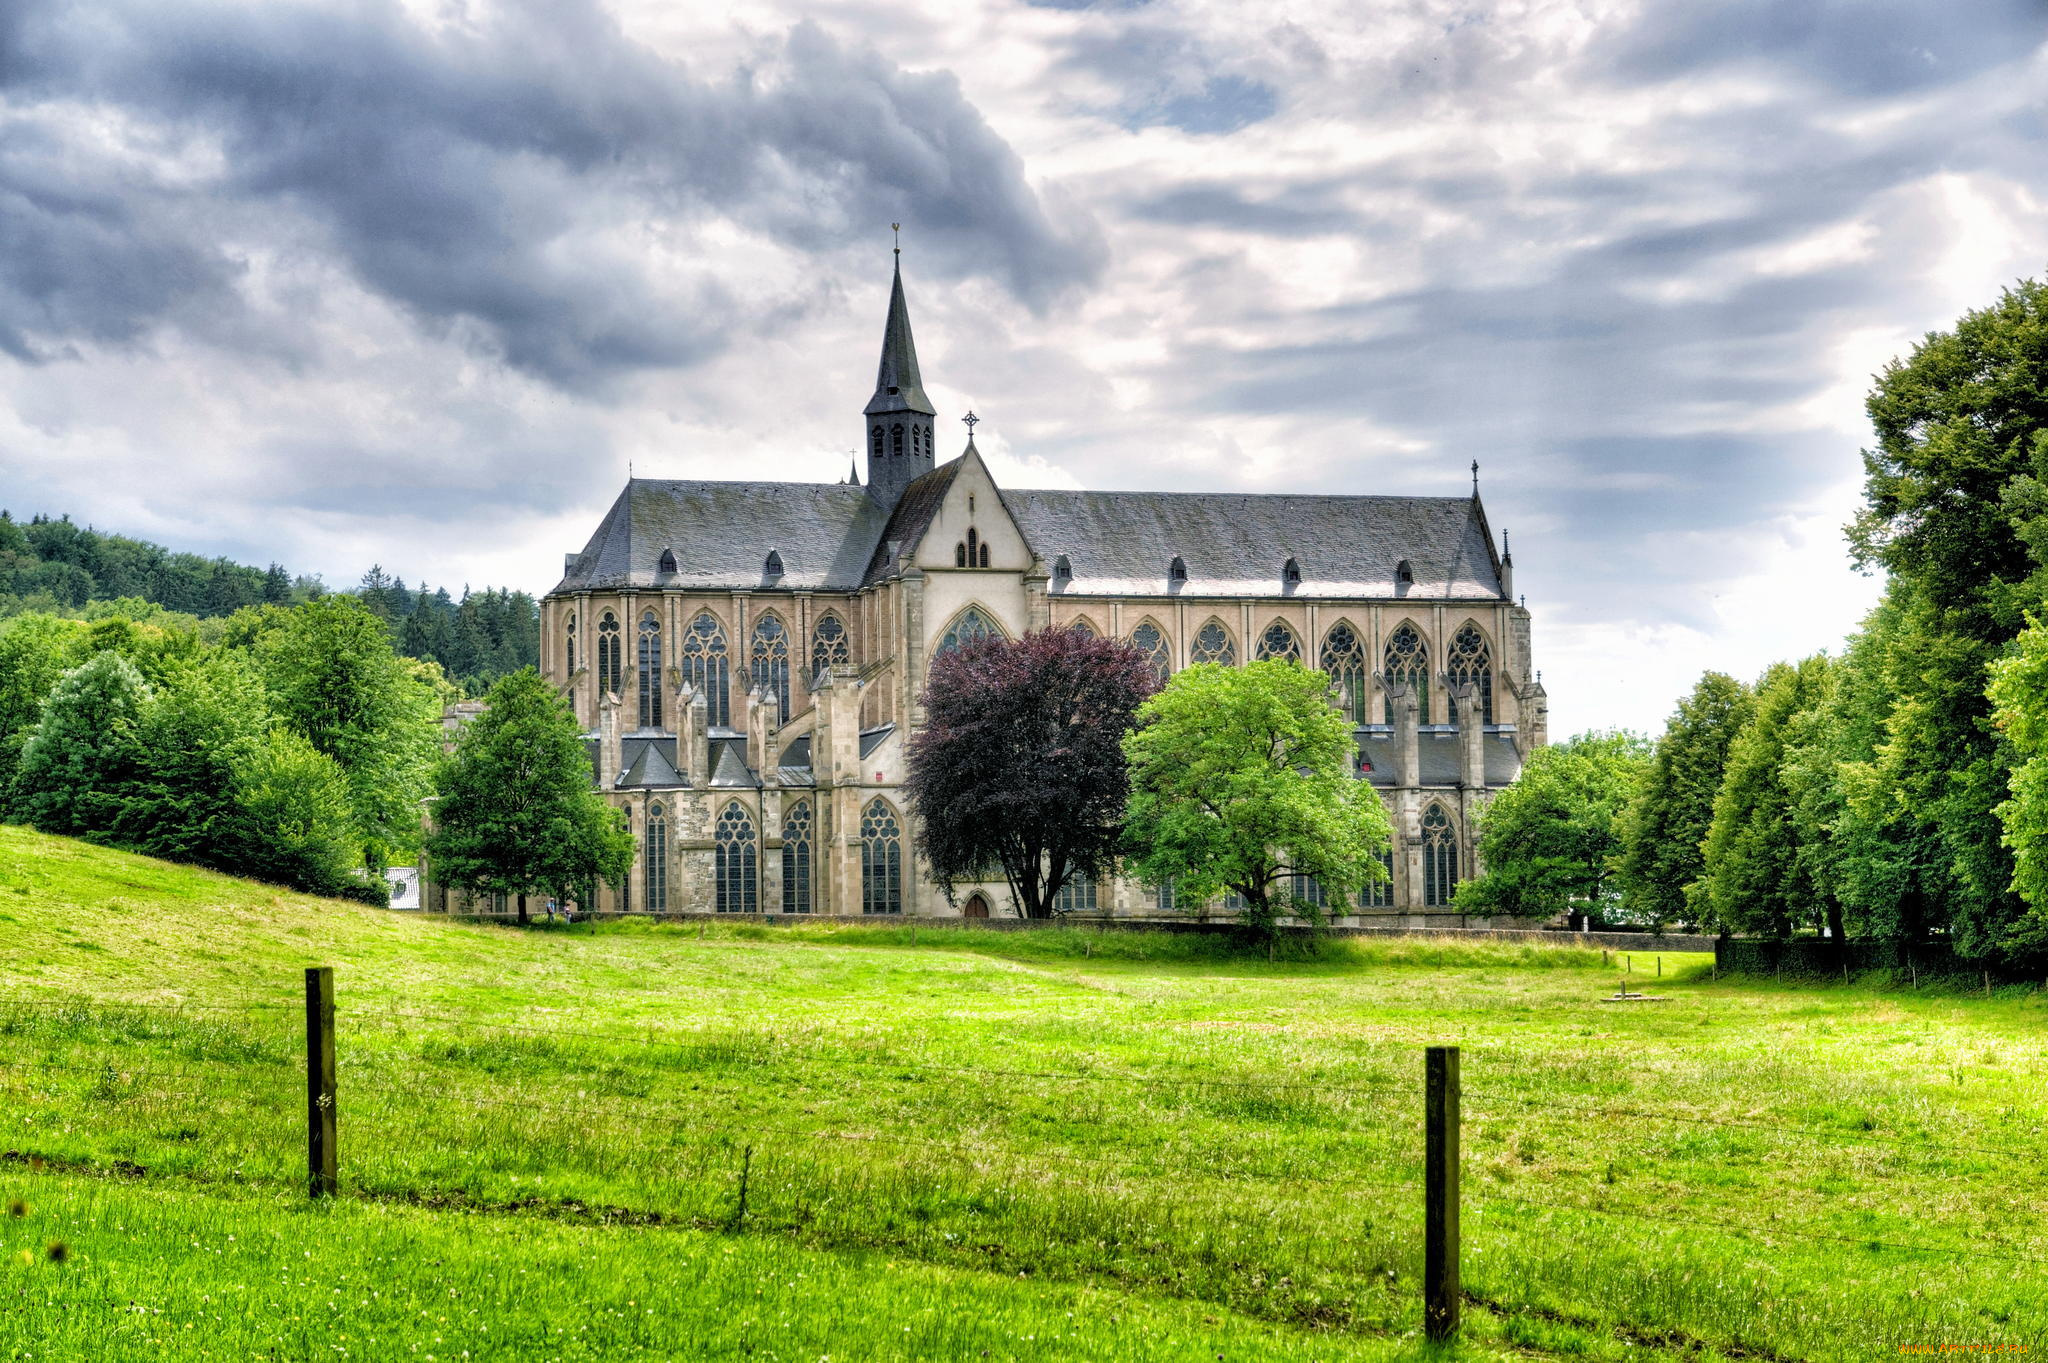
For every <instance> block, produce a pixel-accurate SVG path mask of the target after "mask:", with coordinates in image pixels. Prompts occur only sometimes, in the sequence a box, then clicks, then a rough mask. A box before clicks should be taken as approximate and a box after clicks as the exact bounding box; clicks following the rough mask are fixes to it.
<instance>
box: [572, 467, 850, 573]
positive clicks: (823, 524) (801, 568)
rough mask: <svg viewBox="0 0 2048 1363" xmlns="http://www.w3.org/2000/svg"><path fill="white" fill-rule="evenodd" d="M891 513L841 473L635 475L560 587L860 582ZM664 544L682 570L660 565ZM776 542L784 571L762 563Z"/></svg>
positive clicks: (774, 547)
mask: <svg viewBox="0 0 2048 1363" xmlns="http://www.w3.org/2000/svg"><path fill="white" fill-rule="evenodd" d="M886 520H887V517H886V516H885V515H884V513H883V511H882V508H881V507H880V506H878V505H876V503H875V499H874V498H873V497H871V496H869V495H868V491H867V489H866V488H862V487H849V486H847V485H845V484H843V483H727V482H716V481H710V480H704V479H678V478H635V479H633V480H631V481H630V482H628V483H627V484H626V489H625V491H623V492H621V493H620V494H619V497H618V500H617V501H615V502H613V503H612V506H611V510H609V511H607V512H606V513H605V517H604V520H603V522H602V523H600V524H599V526H598V527H597V533H596V534H594V535H592V536H591V537H590V542H589V543H588V544H586V545H585V546H584V547H583V552H582V553H580V554H578V555H577V556H576V558H575V561H574V562H573V563H571V564H570V565H569V567H568V569H567V571H566V572H564V574H563V576H562V580H561V582H559V583H558V584H556V586H555V590H556V591H557V592H580V591H603V590H610V589H613V588H619V587H678V588H684V589H704V588H715V589H721V590H722V589H731V588H746V589H759V588H764V587H785V588H790V589H794V590H806V591H819V590H823V591H835V590H836V591H852V590H854V589H856V588H858V587H859V586H860V585H861V583H862V582H863V580H864V578H865V571H864V570H865V569H866V567H867V564H868V558H869V556H870V554H871V553H872V552H873V551H874V548H875V546H876V544H877V543H878V542H880V541H881V539H882V527H883V524H884V522H885V521H886ZM664 549H673V550H674V551H675V555H676V568H677V571H676V572H673V573H662V572H658V571H657V569H658V567H659V565H660V563H661V552H662V550H664ZM770 549H773V550H775V551H776V552H778V553H780V554H781V555H782V576H781V577H779V578H774V579H770V578H767V577H765V576H764V575H763V573H762V565H763V564H764V563H765V562H766V560H767V557H768V551H769V550H770Z"/></svg>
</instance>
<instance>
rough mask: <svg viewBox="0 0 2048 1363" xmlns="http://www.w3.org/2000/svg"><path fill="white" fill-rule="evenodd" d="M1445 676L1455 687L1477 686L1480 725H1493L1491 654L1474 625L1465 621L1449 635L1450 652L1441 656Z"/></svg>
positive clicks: (1484, 637)
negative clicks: (1461, 626)
mask: <svg viewBox="0 0 2048 1363" xmlns="http://www.w3.org/2000/svg"><path fill="white" fill-rule="evenodd" d="M1444 675H1445V676H1446V677H1448V678H1449V679H1450V681H1451V684H1452V685H1454V686H1472V687H1476V688H1477V689H1478V691H1479V714H1480V719H1479V722H1480V723H1481V724H1491V723H1493V652H1492V650H1491V649H1489V648H1488V647H1487V646H1486V636H1485V635H1483V634H1481V633H1480V632H1479V627H1478V626H1477V625H1474V624H1471V623H1470V622H1467V623H1466V624H1465V626H1464V627H1463V628H1461V629H1460V630H1459V631H1458V632H1457V633H1456V634H1454V635H1452V636H1451V647H1450V651H1449V652H1448V653H1447V654H1445V656H1444Z"/></svg>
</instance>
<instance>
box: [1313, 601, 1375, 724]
mask: <svg viewBox="0 0 2048 1363" xmlns="http://www.w3.org/2000/svg"><path fill="white" fill-rule="evenodd" d="M1322 664H1323V672H1324V674H1325V675H1327V676H1328V677H1329V679H1330V680H1331V681H1332V682H1334V683H1336V686H1337V695H1338V706H1339V708H1341V709H1342V710H1343V711H1344V714H1345V715H1346V716H1347V717H1348V718H1349V719H1350V720H1351V722H1352V723H1353V724H1365V723H1369V722H1370V721H1368V720H1367V718H1366V698H1367V694H1368V691H1367V687H1366V684H1365V645H1363V644H1361V643H1359V642H1358V634H1357V632H1356V631H1354V630H1353V629H1352V628H1351V626H1349V625H1347V624H1345V623H1344V622H1343V621H1342V620H1339V621H1338V622H1337V623H1336V624H1334V625H1332V626H1330V632H1329V633H1328V634H1325V635H1324V636H1323V656H1322Z"/></svg>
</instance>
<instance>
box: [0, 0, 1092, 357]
mask: <svg viewBox="0 0 2048 1363" xmlns="http://www.w3.org/2000/svg"><path fill="white" fill-rule="evenodd" d="M10 13H11V15H12V17H11V19H10V21H9V27H8V28H7V29H5V30H4V32H0V96H4V99H5V102H6V108H7V109H8V110H10V111H12V112H13V113H14V114H15V116H16V118H17V120H19V119H21V118H24V117H31V116H32V117H35V118H37V119H38V120H39V122H38V123H37V124H36V125H35V126H36V129H37V131H38V132H39V133H40V139H39V140H40V146H37V145H33V144H32V145H29V146H26V147H17V146H12V145H8V144H0V223H4V224H5V225H6V226H7V227H9V228H12V229H14V231H13V232H12V233H11V234H10V236H9V240H10V242H11V243H20V247H19V249H11V250H10V253H9V254H10V256H12V257H15V258H14V259H10V260H9V261H8V262H7V263H6V265H4V266H0V269H5V270H6V272H7V273H6V275H5V283H6V285H7V287H8V288H9V289H10V291H11V293H12V299H11V300H10V301H13V302H14V303H15V304H16V305H17V306H14V307H11V308H9V315H10V317H12V318H14V319H18V320H17V321H15V322H14V324H13V325H12V326H11V327H9V328H7V329H6V330H0V344H4V345H5V346H7V348H8V349H9V350H10V351H13V352H14V353H17V354H27V353H30V351H31V348H32V347H35V346H41V347H50V346H55V345H62V344H63V343H65V342H67V341H70V340H74V339H90V340H100V341H126V340H133V339H135V338H137V337H138V336H140V335H141V334H143V333H144V332H146V330H147V329H148V327H149V326H150V325H151V324H152V323H153V322H156V321H160V320H166V319H168V318H170V317H172V316H173V315H174V313H175V310H176V307H177V305H178V304H179V303H180V302H181V301H182V300H186V299H188V298H192V297H193V296H195V295H204V296H205V302H206V305H207V306H208V307H210V308H212V309H215V310H219V309H221V308H223V307H226V306H228V305H229V303H230V300H228V299H226V298H224V297H223V296H222V295H223V293H224V292H225V291H227V290H229V289H230V288H231V285H232V281H233V279H234V276H235V275H236V273H237V270H238V261H237V252H238V250H242V249H248V247H249V245H250V244H249V243H237V242H235V241H234V240H232V238H231V239H229V240H225V241H224V240H220V239H217V238H216V237H214V236H213V235H211V231H210V229H212V228H216V227H218V225H219V219H218V217H217V216H216V215H213V214H209V213H203V212H201V211H199V209H198V207H197V205H198V204H199V203H201V202H203V201H212V202H214V203H216V204H217V203H219V202H222V201H225V202H227V203H230V204H234V205H239V206H241V207H243V208H245V209H249V210H255V211H268V212H283V213H287V214H290V215H294V216H296V217H297V218H298V219H300V225H301V226H302V227H303V229H304V231H305V233H306V234H307V237H308V238H309V239H310V241H311V242H312V243H313V244H314V245H315V246H316V247H317V248H318V249H324V250H325V251H327V252H331V254H332V256H333V258H335V259H336V260H338V261H339V262H341V263H342V264H343V265H344V266H345V267H346V269H347V270H348V271H349V272H350V273H351V274H352V275H353V277H354V278H355V279H356V280H357V281H358V282H359V283H360V284H361V285H363V286H364V287H365V288H367V289H369V290H371V291H373V292H375V293H377V294H379V295H381V296H383V297H385V298H388V299H391V300H393V301H394V302H396V303H398V304H399V305H401V306H402V307H404V308H405V309H407V310H409V311H410V312H411V313H412V314H413V315H414V316H416V317H417V318H418V319H419V320H420V322H421V323H422V324H423V325H426V326H428V327H430V328H447V327H451V326H471V327H474V328H477V329H479V330H480V331H481V333H482V335H483V337H484V338H486V340H487V342H488V344H490V345H491V346H492V347H494V348H495V349H496V351H497V352H498V353H499V354H500V355H501V356H502V357H503V359H504V360H505V361H506V362H507V363H509V364H511V365H513V366H515V367H517V368H520V369H523V370H526V371H528V372H531V373H535V374H539V375H542V376H545V377H546V378H548V379H550V380H551V381H554V382H557V383H561V384H565V385H570V386H588V385H590V384H592V383H598V382H602V381H603V380H605V379H607V378H609V377H611V376H614V375H617V374H621V373H626V372H631V371H634V370H639V369H647V368H655V367H674V366H681V365H687V364H690V363H692V362H694V361H696V360H699V359H702V358H703V357H704V356H705V355H706V354H708V353H710V352H711V351H713V350H715V349H717V348H720V347H722V346H724V345H726V344H729V343H730V342H731V341H732V339H733V338H734V330H733V326H732V323H731V318H732V316H733V314H734V313H735V312H736V311H737V308H736V306H735V298H734V296H733V294H732V292H731V290H730V289H729V288H728V287H727V285H726V284H725V283H724V281H722V280H721V279H720V278H719V275H718V271H717V270H716V268H715V267H714V265H713V263H712V262H709V261H703V260H699V261H694V262H690V264H689V265H688V266H687V267H686V268H685V270H684V272H683V273H684V276H685V277H684V280H683V282H682V283H680V284H678V283H675V282H674V281H673V280H669V281H661V280H658V279H657V277H656V276H655V275H654V274H653V272H652V268H651V266H650V264H649V263H648V262H647V261H646V260H644V259H643V258H641V257H640V256H639V254H638V253H637V251H636V250H634V249H630V248H628V249H622V248H621V247H619V246H618V245H616V244H614V243H615V241H616V235H617V234H618V233H619V232H620V231H621V230H622V229H623V228H626V227H628V226H629V225H632V224H639V223H645V224H649V225H650V226H652V225H653V224H657V223H659V224H661V225H662V226H663V227H664V228H668V227H672V226H673V225H675V224H676V222H677V221H678V220H681V222H682V223H684V224H688V223H689V222H691V221H693V220H701V219H703V218H705V217H707V216H737V217H741V218H744V219H745V220H746V221H747V222H748V223H749V225H750V226H752V227H754V228H755V229H757V230H765V231H767V232H768V233H770V234H771V235H772V236H773V237H775V238H776V239H778V240H780V241H782V242H783V243H785V244H787V245H790V246H793V247H796V248H798V249H802V250H806V251H816V250H823V249H829V248H834V247H838V246H842V245H844V244H846V243H848V242H849V241H852V240H854V239H856V238H866V239H870V240H871V239H873V237H874V235H875V232H876V230H877V228H878V227H879V226H880V225H881V224H882V223H885V222H888V221H891V220H901V221H908V222H911V223H914V224H916V225H917V226H918V227H919V228H920V229H921V230H922V231H923V232H924V233H926V234H927V241H928V249H927V251H926V254H925V257H924V264H925V268H926V269H927V271H929V272H932V273H936V274H940V275H944V276H950V277H954V278H959V277H964V276H969V275H974V274H981V275H987V276H989V277H991V278H993V279H995V280H996V281H998V282H999V283H1000V284H1001V285H1002V286H1003V287H1005V288H1006V289H1008V290H1009V291H1010V292H1011V293H1012V294H1013V295H1014V296H1016V297H1017V298H1019V299H1020V300H1022V301H1023V302H1025V303H1026V304H1027V305H1029V306H1031V307H1033V308H1042V307H1044V306H1046V305H1047V304H1048V303H1049V302H1050V301H1051V300H1053V299H1054V298H1056V297H1058V296H1059V295H1060V294H1062V293H1063V292H1065V291H1067V290H1069V289H1071V288H1073V287H1075V286H1077V285H1085V284H1086V283H1088V282H1089V281H1090V280H1091V279H1092V278H1093V277H1094V276H1095V274H1096V272H1097V270H1098V269H1099V267H1100V263H1101V260H1102V252H1103V248H1102V243H1101V239H1100V236H1099V234H1097V232H1096V231H1095V229H1094V227H1093V225H1092V223H1091V222H1089V221H1088V220H1087V219H1086V217H1085V215H1074V214H1071V213H1068V214H1063V215H1062V220H1061V221H1060V222H1057V223H1056V222H1055V221H1054V219H1053V217H1052V216H1051V215H1050V214H1049V213H1048V212H1047V211H1046V209H1045V207H1044V206H1043V205H1042V204H1041V203H1040V201H1039V198H1038V196H1037V195H1036V194H1035V193H1034V191H1033V190H1032V189H1031V187H1030V186H1029V185H1028V184H1026V182H1025V180H1024V175H1023V166H1022V163H1021V161H1020V159H1019V158H1018V157H1017V155H1016V154H1015V152H1014V151H1012V150H1011V149H1010V148H1009V146H1008V145H1007V144H1005V143H1004V142H1003V140H1002V139H1001V138H1000V137H999V136H997V135H996V134H995V133H994V131H993V130H991V129H990V128H989V126H988V125H987V123H986V122H985V121H984V120H983V119H982V117H981V116H980V114H979V113H978V112H977V111H976V110H975V109H974V107H973V105H972V104H970V103H969V102H968V101H967V99H966V98H965V96H964V95H963V94H962V92H961V90H960V88H959V85H958V83H957V82H956V81H955V80H954V79H953V78H952V77H951V76H948V75H943V74H942V75H919V74H911V73H906V72H903V71H901V70H900V69H898V68H896V67H895V66H893V65H892V64H891V63H889V62H888V61H886V60H884V59H882V58H880V57H879V56H877V55H876V54H875V53H873V52H870V51H863V50H859V49H853V48H849V47H847V46H845V45H843V44H841V43H839V42H837V41H836V40H834V39H832V38H830V37H828V36H827V35H826V34H824V33H823V32H822V31H820V30H818V29H816V28H813V27H809V26H804V25H800V26H798V27H797V28H796V29H795V30H794V31H793V32H792V33H791V34H790V36H789V38H788V40H787V42H786V44H784V46H783V48H782V50H781V51H780V52H778V53H776V54H774V55H775V58H776V62H777V63H778V64H779V68H780V69H774V70H770V71H768V72H766V73H763V74H751V73H742V74H741V75H740V76H738V77H736V78H733V79H729V80H724V81H720V82H715V83H714V82H707V81H704V80H701V79H699V78H697V77H695V76H693V75H692V74H691V73H690V72H688V71H686V70H684V69H683V68H681V67H679V66H677V65H675V64H674V63H672V62H669V61H666V60H664V59H662V58H660V57H658V56H657V55H655V54H654V53H652V52H650V51H648V50H647V49H645V48H643V47H640V46H638V45H636V44H635V43H633V42H632V41H630V40H629V39H628V38H627V37H626V36H625V35H624V34H623V33H621V32H620V30H619V29H618V27H617V25H616V23H615V22H614V21H613V20H612V19H611V18H610V17H609V16H607V15H605V14H603V13H602V12H601V11H599V10H597V9H595V8H593V7H589V6H586V5H583V4H576V3H563V4H540V5H531V6H521V7H516V8H514V9H511V10H508V11H503V12H498V13H495V14H494V15H493V16H492V17H490V18H488V19H484V20H481V21H479V22H476V23H473V24H464V25H459V26H451V27H449V28H446V29H442V30H437V31H433V32H429V31H427V30H424V29H422V28H420V27H419V26H417V25H416V24H415V23H413V22H412V21H411V20H410V19H408V18H407V17H406V16H405V15H404V14H403V13H402V12H401V11H400V10H399V9H398V8H397V7H396V6H394V5H389V4H371V5H364V6H361V7H351V8H348V9H346V10H338V9H327V8H321V7H318V6H312V5H302V4H271V5H264V6H258V7H255V8H253V9H242V8H227V7H217V6H208V5H200V4H180V3H161V2H160V0H135V3H107V4H99V5H94V6H72V5H62V4H58V3H54V0H50V2H48V3H37V0H28V3H27V4H26V5H25V6H24V5H16V6H13V7H11V9H10ZM81 103H91V104H93V105H97V106H102V107H110V108H112V109H115V110H119V111H121V112H122V113H124V114H127V115H130V116H132V117H134V118H136V119H137V120H140V121H142V122H144V123H146V124H147V127H148V131H147V135H146V136H145V137H144V138H143V139H142V143H143V145H131V146H129V147H124V148H121V149H120V151H119V152H118V153H115V152H109V151H108V150H106V149H105V147H104V143H103V141H101V140H99V139H97V138H96V137H95V136H94V133H93V131H92V130H90V129H87V128H85V127H83V126H79V125H80V124H82V122H83V120H82V118H80V117H78V116H76V115H74V116H72V117H70V118H69V119H67V117H66V114H67V112H68V111H70V110H73V109H75V108H76V106H77V105H78V104H81ZM67 128H68V129H69V134H70V135H69V136H68V138H67V136H66V133H67ZM15 140H16V139H13V138H10V143H12V142H14V141H15ZM213 147H218V149H219V153H220V155H219V159H218V168H217V169H214V170H211V171H209V172H201V173H199V174H197V175H194V174H192V173H191V172H190V171H189V170H188V169H186V168H184V167H181V166H180V165H179V164H178V158H179V157H180V155H181V154H182V155H184V156H186V157H191V156H194V155H199V156H201V158H202V159H204V154H205V153H206V152H207V151H208V150H210V149H211V148H213ZM152 152H154V153H155V156H154V158H152V156H151V153H152ZM152 159H153V160H154V162H155V164H154V166H153V171H154V173H153V174H152V173H151V170H149V169H144V170H138V169H135V168H134V167H135V166H136V165H137V163H140V164H141V165H143V166H145V167H149V166H151V162H152ZM117 167H127V168H126V169H117ZM59 170H61V171H62V172H63V174H62V176H61V177H60V176H59V175H58V174H56V173H55V172H56V171H59ZM120 176H125V177H126V180H127V183H125V184H121V185H108V186H107V188H106V189H104V190H101V191H100V192H98V193H87V194H81V193H80V192H79V191H78V190H77V189H76V188H75V187H72V186H69V185H66V184H65V183H64V182H65V181H68V180H70V179H72V178H73V177H82V179H83V180H84V182H85V183H86V184H87V185H92V184H94V182H95V181H101V182H104V181H111V180H114V179H115V178H116V177H120ZM59 186H63V187H61V188H60V187H59Z"/></svg>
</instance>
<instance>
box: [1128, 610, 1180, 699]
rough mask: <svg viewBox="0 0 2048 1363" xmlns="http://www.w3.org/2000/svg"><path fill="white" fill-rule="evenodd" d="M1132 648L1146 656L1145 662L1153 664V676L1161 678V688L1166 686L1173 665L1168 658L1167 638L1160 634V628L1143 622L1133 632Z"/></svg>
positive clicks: (1149, 622)
mask: <svg viewBox="0 0 2048 1363" xmlns="http://www.w3.org/2000/svg"><path fill="white" fill-rule="evenodd" d="M1131 647H1132V648H1135V649H1137V650H1138V652H1140V653H1142V654H1144V655H1145V661H1146V662H1149V663H1151V664H1152V675H1153V676H1155V677H1157V678H1159V684H1160V685H1161V686H1164V685H1166V678H1167V676H1168V674H1170V673H1171V672H1172V671H1173V663H1172V661H1171V659H1170V658H1169V657H1168V656H1167V648H1166V636H1165V635H1164V634H1161V633H1160V632H1159V626H1157V625H1155V624H1153V623H1152V622H1151V621H1150V620H1142V621H1140V622H1139V623H1138V627H1137V628H1136V629H1134V630H1132V631H1131Z"/></svg>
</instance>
